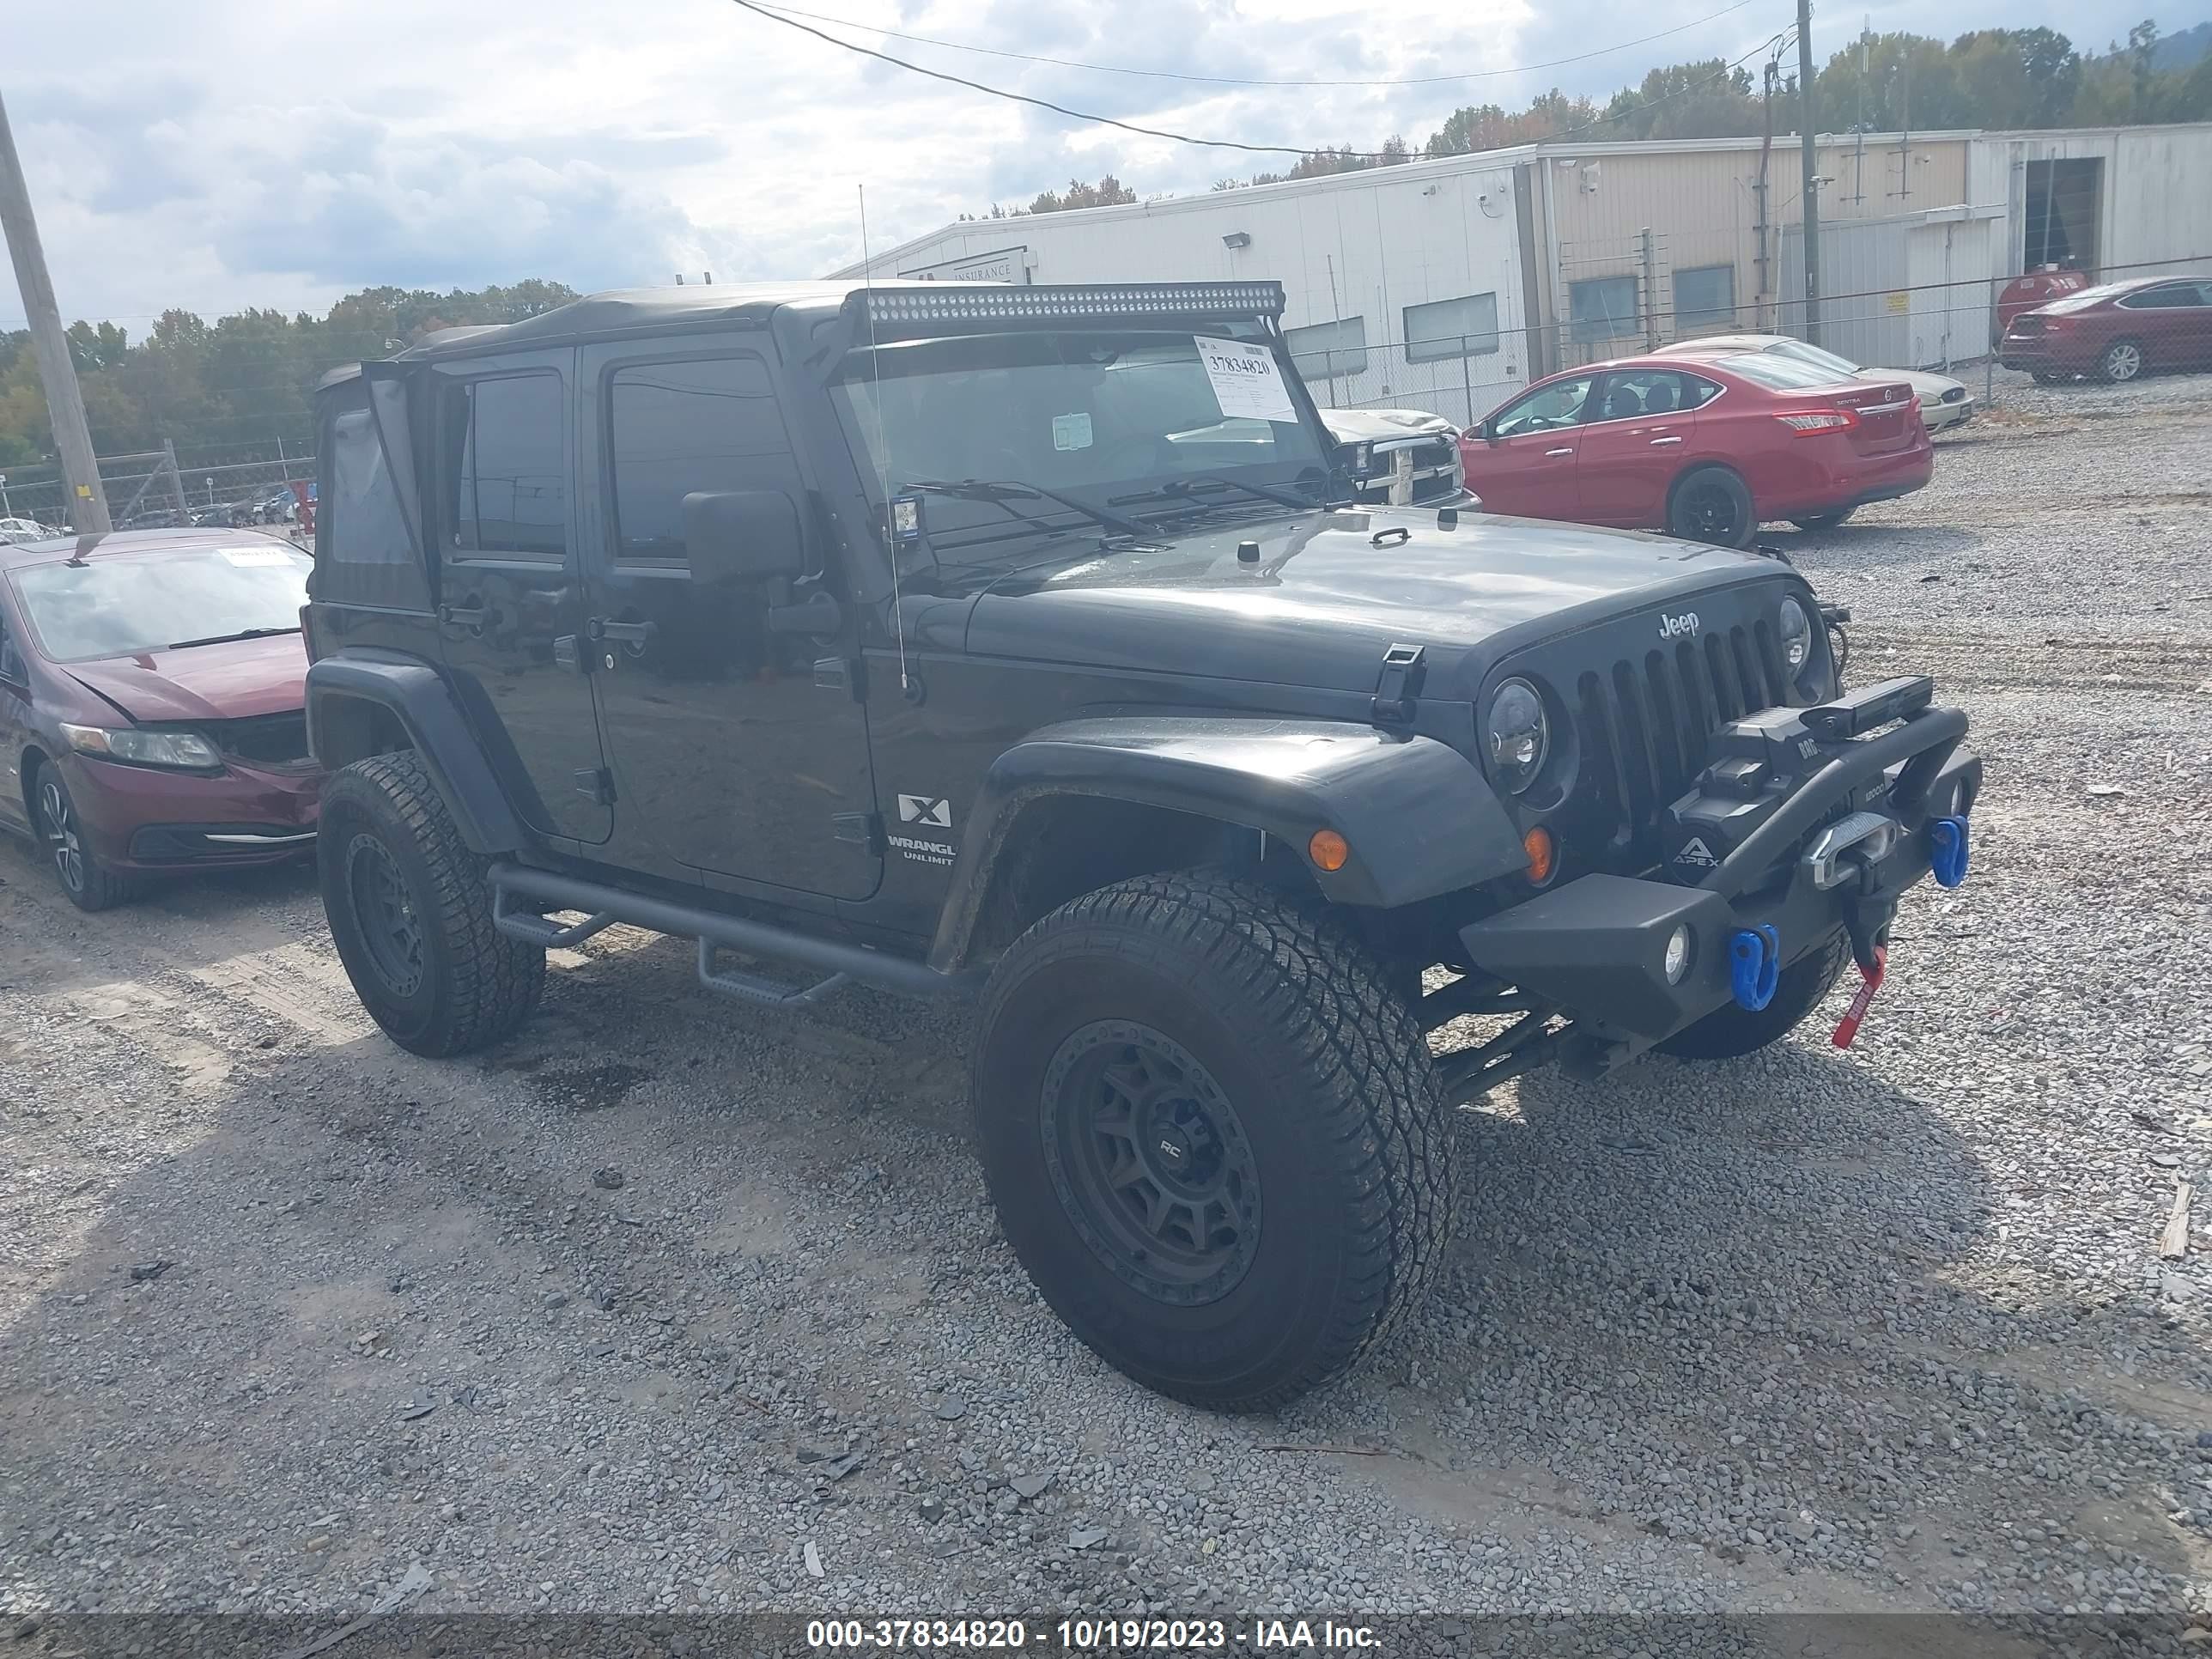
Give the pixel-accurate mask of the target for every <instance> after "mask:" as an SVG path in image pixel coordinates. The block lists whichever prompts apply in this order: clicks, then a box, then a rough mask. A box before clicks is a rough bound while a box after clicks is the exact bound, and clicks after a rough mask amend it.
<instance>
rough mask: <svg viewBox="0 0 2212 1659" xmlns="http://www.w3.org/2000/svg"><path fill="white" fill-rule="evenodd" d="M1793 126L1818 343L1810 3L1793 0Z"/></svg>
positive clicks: (1808, 292)
mask: <svg viewBox="0 0 2212 1659" xmlns="http://www.w3.org/2000/svg"><path fill="white" fill-rule="evenodd" d="M1797 125H1798V127H1799V129H1800V131H1799V132H1798V144H1799V149H1800V152H1801V155H1802V160H1803V166H1804V174H1805V178H1804V195H1803V197H1802V202H1803V204H1804V237H1803V242H1804V249H1805V337H1806V339H1808V341H1810V342H1811V343H1813V344H1814V345H1818V344H1820V179H1819V174H1820V162H1819V157H1818V155H1817V152H1816V149H1815V146H1814V143H1813V127H1814V118H1813V0H1797Z"/></svg>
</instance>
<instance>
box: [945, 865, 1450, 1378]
mask: <svg viewBox="0 0 2212 1659" xmlns="http://www.w3.org/2000/svg"><path fill="white" fill-rule="evenodd" d="M972 1077H973V1091H974V1106H975V1134H976V1143H977V1146H978V1150H979V1152H980V1153H981V1158H982V1163H983V1174H984V1178H985V1181H986V1183H987V1186H988V1187H989V1188H990V1193H991V1198H992V1201H993V1203H994V1204H995V1205H996V1206H997V1207H998V1211H999V1216H1000V1222H1001V1224H1002V1225H1004V1227H1005V1229H1006V1237H1007V1238H1008V1240H1009V1242H1011V1243H1012V1245H1013V1248H1014V1253H1015V1255H1017V1256H1018V1257H1019V1258H1020V1260H1021V1263H1022V1266H1023V1267H1024V1268H1025V1269H1027V1270H1028V1273H1029V1275H1030V1279H1031V1280H1032V1281H1033V1282H1034V1283H1035V1284H1036V1287H1037V1289H1038V1291H1040V1292H1041V1293H1042V1295H1043V1297H1044V1299H1045V1300H1046V1302H1047V1303H1048V1304H1050V1305H1051V1307H1052V1309H1053V1310H1054V1312H1055V1313H1057V1314H1058V1315H1059V1316H1060V1318H1061V1319H1063V1320H1064V1321H1066V1323H1067V1325H1068V1326H1069V1328H1071V1329H1073V1331H1074V1333H1075V1334H1076V1335H1077V1336H1078V1337H1079V1338H1081V1339H1082V1340H1083V1341H1084V1342H1085V1344H1087V1345H1088V1346H1090V1347H1091V1350H1092V1351H1093V1352H1096V1353H1097V1355H1098V1356H1099V1357H1100V1358H1103V1359H1104V1360H1105V1361H1106V1362H1107V1363H1108V1364H1111V1365H1113V1366H1115V1367H1116V1368H1118V1369H1119V1370H1122V1371H1124V1372H1126V1373H1127V1374H1128V1375H1129V1376H1132V1377H1133V1378H1134V1379H1135V1380H1136V1381H1138V1382H1139V1383H1143V1384H1144V1385H1145V1386H1146V1387H1147V1388H1149V1389H1156V1390H1158V1392H1159V1393H1161V1394H1164V1395H1170V1396H1171V1397H1173V1398H1175V1399H1177V1400H1182V1401H1188V1402H1189V1403H1190V1404H1192V1405H1195V1406H1200V1407H1207V1408H1209V1409H1213V1410H1222V1411H1269V1410H1273V1409H1275V1408H1276V1407H1280V1406H1283V1405H1285V1404H1287V1403H1289V1402H1290V1401H1292V1400H1295V1399H1297V1397H1298V1396H1299V1395H1303V1394H1304V1393H1306V1392H1308V1391H1309V1390H1310V1389H1316V1388H1318V1387H1320V1386H1322V1384H1324V1383H1328V1382H1330V1381H1331V1380H1333V1379H1334V1378H1335V1377H1337V1376H1340V1375H1341V1374H1342V1373H1343V1372H1344V1371H1345V1370H1347V1369H1348V1368H1350V1366H1351V1365H1352V1364H1353V1363H1354V1362H1355V1361H1356V1360H1358V1358H1359V1357H1360V1355H1361V1354H1362V1353H1363V1352H1365V1351H1366V1350H1367V1348H1368V1347H1369V1346H1371V1345H1372V1344H1373V1343H1374V1342H1375V1341H1376V1340H1378V1339H1379V1338H1381V1337H1382V1336H1383V1334H1385V1333H1387V1332H1388V1331H1389V1329H1390V1328H1393V1327H1394V1326H1395V1324H1396V1322H1398V1321H1399V1320H1400V1319H1401V1317H1402V1316H1404V1315H1405V1314H1406V1312H1407V1310H1409V1309H1411V1308H1413V1307H1415V1306H1418V1305H1419V1303H1420V1301H1421V1299H1422V1297H1423V1296H1424V1295H1425V1292H1426V1291H1427V1289H1428V1286H1429V1285H1430V1283H1431V1280H1432V1279H1434V1278H1435V1276H1436V1274H1437V1268H1438V1267H1439V1264H1440V1262H1441V1261H1442V1258H1443V1253H1444V1249H1445V1246H1446V1243H1447V1241H1448V1240H1449V1237H1450V1232H1451V1212H1452V1206H1453V1192H1454V1171H1453V1158H1452V1145H1451V1142H1452V1133H1451V1123H1452V1121H1453V1120H1452V1115H1451V1112H1450V1110H1449V1107H1448V1105H1447V1104H1446V1103H1445V1101H1444V1099H1443V1093H1442V1091H1441V1090H1440V1089H1439V1087H1438V1085H1437V1078H1436V1073H1435V1071H1434V1068H1433V1067H1432V1066H1431V1062H1430V1059H1429V1052H1428V1047H1427V1044H1426V1043H1425V1041H1424V1040H1423V1037H1422V1034H1421V1030H1420V1026H1419V1023H1418V1022H1417V1021H1416V1020H1415V1019H1414V1018H1413V1012H1412V1010H1411V1009H1410V1008H1409V1007H1408V1006H1407V1004H1406V1003H1405V1002H1404V1001H1403V1000H1401V998H1399V997H1398V996H1396V995H1395V994H1393V993H1392V992H1391V991H1390V990H1389V988H1388V987H1387V984H1386V976H1385V973H1384V970H1383V968H1382V967H1381V966H1380V965H1379V964H1378V963H1376V961H1375V960H1374V959H1373V958H1372V957H1370V956H1369V955H1368V953H1367V952H1366V951H1365V950H1364V948H1362V947H1361V946H1360V945H1358V942H1357V941H1355V940H1354V939H1352V937H1351V936H1350V935H1349V934H1348V933H1346V932H1345V931H1343V930H1342V929H1341V928H1340V927H1338V926H1337V925H1336V924H1335V923H1334V922H1333V921H1330V920H1328V918H1327V917H1326V916H1325V915H1321V914H1318V913H1317V912H1316V910H1314V909H1312V908H1308V907H1306V906H1304V905H1301V904H1299V903H1297V902H1293V901H1291V900H1290V899H1288V898H1285V896H1283V895H1281V894H1279V893H1277V892H1275V891H1273V890H1270V889H1268V888H1265V887H1261V886H1260V885H1258V884H1255V883H1251V882H1248V881H1243V880H1238V879H1235V878H1230V877H1226V876H1216V875H1163V876H1147V877H1142V878H1138V879H1135V880H1132V881H1126V882H1121V883H1120V884H1116V885H1115V886H1112V887H1108V888H1104V889H1102V890H1099V891H1097V892H1095V893H1091V894H1087V895H1085V896H1083V897H1081V898H1079V899H1076V900H1074V901H1073V902H1070V903H1068V904H1066V905H1063V906H1062V907H1061V908H1059V909H1058V910H1055V911H1054V912H1053V913H1052V914H1051V915H1048V916H1047V917H1045V918H1044V919H1043V920H1042V921H1039V922H1038V923H1037V924H1036V926H1035V927H1031V928H1030V930H1029V932H1027V933H1024V934H1023V936H1022V937H1021V938H1020V939H1018V940H1016V941H1015V942H1014V944H1013V945H1012V947H1010V948H1009V949H1008V950H1007V951H1006V954H1005V956H1004V957H1001V958H1000V961H999V963H998V965H997V967H996V968H995V969H994V971H993V974H992V976H991V983H990V987H989V988H988V990H987V992H986V993H985V995H984V999H983V1004H982V1006H981V1011H980V1012H979V1015H978V1018H977V1021H976V1036H975V1063H974V1066H973V1071H972Z"/></svg>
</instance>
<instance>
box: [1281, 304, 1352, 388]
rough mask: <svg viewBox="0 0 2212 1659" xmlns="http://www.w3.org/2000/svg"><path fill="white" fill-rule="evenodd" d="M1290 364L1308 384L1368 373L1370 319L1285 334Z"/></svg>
mask: <svg viewBox="0 0 2212 1659" xmlns="http://www.w3.org/2000/svg"><path fill="white" fill-rule="evenodd" d="M1283 343H1285V345H1287V346H1289V347H1290V349H1291V362H1292V363H1294V364H1296V365H1297V371H1298V373H1299V374H1301V375H1303V376H1304V378H1305V379H1307V380H1328V379H1330V378H1332V377H1334V376H1335V375H1338V374H1365V373H1366V372H1367V319H1365V318H1364V317H1346V319H1344V320H1343V321H1342V322H1339V323H1315V324H1313V325H1311V326H1310V327H1307V328H1291V329H1285V330H1284V331H1283Z"/></svg>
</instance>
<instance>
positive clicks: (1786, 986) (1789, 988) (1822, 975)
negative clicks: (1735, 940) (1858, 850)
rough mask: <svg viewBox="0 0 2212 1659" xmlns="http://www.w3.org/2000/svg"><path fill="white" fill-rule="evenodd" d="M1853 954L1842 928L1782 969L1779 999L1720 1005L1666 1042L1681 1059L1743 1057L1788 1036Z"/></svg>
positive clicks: (1662, 1047) (1666, 1049) (1664, 1048)
mask: <svg viewBox="0 0 2212 1659" xmlns="http://www.w3.org/2000/svg"><path fill="white" fill-rule="evenodd" d="M1850 959H1851V945H1850V939H1849V938H1848V937H1847V936H1846V935H1845V934H1844V931H1843V930H1842V929H1841V928H1838V929H1837V930H1836V931H1835V932H1834V933H1831V934H1830V935H1829V936H1828V937H1827V939H1825V940H1823V941H1822V942H1821V943H1820V945H1816V946H1815V947H1814V948H1813V949H1812V950H1810V951H1807V952H1806V953H1805V954H1804V955H1803V956H1802V957H1798V958H1797V960H1796V961H1795V962H1793V963H1790V965H1789V966H1788V967H1787V968H1784V969H1783V970H1782V976H1781V978H1780V979H1779V980H1778V981H1777V982H1776V984H1775V987H1774V999H1773V1000H1772V1001H1771V1002H1769V1003H1768V1004H1767V1005H1766V1006H1765V1007H1764V1008H1762V1009H1760V1010H1759V1012H1757V1013H1753V1012H1751V1011H1750V1010H1749V1009H1747V1008H1745V1007H1743V1006H1741V1005H1739V1004H1737V1003H1733V1002H1731V1003H1729V1004H1728V1005H1726V1006H1723V1007H1720V1008H1716V1009H1715V1010H1714V1011H1713V1012H1711V1013H1710V1014H1707V1015H1706V1016H1705V1018H1703V1019H1701V1020H1699V1021H1698V1022H1697V1023H1696V1024H1694V1025H1686V1026H1684V1027H1683V1028H1682V1029H1681V1030H1679V1031H1677V1032H1675V1033H1674V1036H1670V1037H1668V1039H1667V1040H1666V1041H1665V1042H1662V1043H1660V1044H1659V1045H1658V1046H1659V1052H1660V1053H1661V1054H1672V1055H1674V1057H1675V1058H1676V1059H1677V1060H1741V1058H1742V1057H1743V1056H1744V1055H1746V1054H1756V1053H1758V1052H1759V1050H1760V1049H1761V1048H1766V1047H1768V1046H1769V1045H1770V1044H1772V1043H1777V1042H1781V1041H1782V1039H1783V1038H1784V1037H1785V1036H1789V1035H1790V1032H1791V1031H1792V1030H1796V1027H1797V1025H1798V1024H1799V1022H1801V1021H1802V1020H1803V1019H1805V1018H1807V1017H1808V1015H1810V1014H1811V1013H1812V1012H1813V1011H1814V1009H1816V1008H1818V1007H1819V1006H1820V1004H1821V1003H1822V1002H1823V1001H1824V1000H1826V997H1827V994H1828V993H1829V992H1831V991H1832V990H1834V989H1835V988H1836V981H1838V980H1839V979H1841V978H1842V977H1843V976H1844V968H1845V967H1846V966H1848V965H1849V964H1850Z"/></svg>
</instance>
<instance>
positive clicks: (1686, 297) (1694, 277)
mask: <svg viewBox="0 0 2212 1659" xmlns="http://www.w3.org/2000/svg"><path fill="white" fill-rule="evenodd" d="M1734 323H1735V266H1734V265H1699V267H1698V268H1697V269H1695V270H1678V271H1676V272H1675V273H1674V332H1675V333H1676V334H1677V335H1682V334H1687V333H1689V332H1690V331H1692V330H1693V329H1701V328H1727V327H1729V326H1730V325H1733V324H1734Z"/></svg>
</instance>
